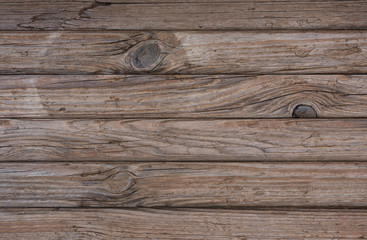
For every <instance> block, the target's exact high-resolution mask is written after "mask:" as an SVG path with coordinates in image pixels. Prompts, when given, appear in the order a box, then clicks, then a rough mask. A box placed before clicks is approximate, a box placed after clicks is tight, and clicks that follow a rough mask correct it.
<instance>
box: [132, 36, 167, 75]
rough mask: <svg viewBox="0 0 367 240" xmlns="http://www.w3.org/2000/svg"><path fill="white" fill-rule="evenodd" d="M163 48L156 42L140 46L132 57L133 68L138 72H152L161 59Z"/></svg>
mask: <svg viewBox="0 0 367 240" xmlns="http://www.w3.org/2000/svg"><path fill="white" fill-rule="evenodd" d="M160 55H161V48H160V47H159V45H158V44H157V43H155V42H147V43H144V44H143V45H141V46H139V47H138V48H137V49H136V50H135V52H134V53H133V54H132V56H131V66H132V67H133V68H135V69H137V70H151V69H152V68H154V67H155V66H156V65H157V63H158V60H159V59H160Z"/></svg>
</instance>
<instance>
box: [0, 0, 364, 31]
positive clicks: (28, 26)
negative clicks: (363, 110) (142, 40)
mask: <svg viewBox="0 0 367 240" xmlns="http://www.w3.org/2000/svg"><path fill="white" fill-rule="evenodd" d="M366 12H367V2H366V1H363V0H354V1H337V0H329V1H312V0H303V1H289V0H288V1H286V0H285V1H254V0H253V1H248V0H247V1H246V0H245V1H238V0H216V1H212V0H211V1H204V0H200V1H197V0H195V1H193V0H184V1H173V0H165V1H158V0H139V1H135V0H133V1H131V0H99V1H93V0H76V1H75V0H74V1H72V0H63V1H58V0H49V1H40V0H38V1H30V0H2V1H1V8H0V29H1V30H68V29H69V30H82V29H89V30H91V29H93V30H106V29H115V30H142V29H144V30H145V29H150V30H160V29H166V30H177V29H180V30H228V29H232V30H233V29H237V30H249V29H366V28H367V17H366V14H365V13H366Z"/></svg>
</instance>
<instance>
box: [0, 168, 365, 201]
mask: <svg viewBox="0 0 367 240" xmlns="http://www.w3.org/2000/svg"><path fill="white" fill-rule="evenodd" d="M0 189H1V191H0V207H167V206H170V207H305V208H311V207H319V208H320V207H327V208H331V207H334V208H340V207H343V208H345V207H349V208H357V207H363V208H364V207H367V202H366V199H367V164H366V163H348V164H346V163H270V164H269V163H268V164H266V163H188V162H187V163H163V162H156V163H129V164H117V163H93V164H92V163H85V164H82V163H30V164H29V163H28V164H26V163H12V164H8V163H2V164H0Z"/></svg>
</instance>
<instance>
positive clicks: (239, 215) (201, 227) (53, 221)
mask: <svg viewBox="0 0 367 240" xmlns="http://www.w3.org/2000/svg"><path fill="white" fill-rule="evenodd" d="M0 237H1V238H3V239H12V240H16V239H22V240H23V239H40V240H43V239H47V240H56V239H110V240H114V239H116V240H117V239H328V240H329V239H365V238H366V237H367V211H366V210H348V211H347V210H304V211H302V210H298V211H272V210H268V211H265V210H263V211H260V210H259V211H251V210H237V211H236V210H218V209H215V210H208V209H206V210H204V209H195V210H194V209H175V210H169V209H167V210H165V209H159V210H158V209H133V210H130V209H1V211H0Z"/></svg>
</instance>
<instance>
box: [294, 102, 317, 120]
mask: <svg viewBox="0 0 367 240" xmlns="http://www.w3.org/2000/svg"><path fill="white" fill-rule="evenodd" d="M292 117H294V118H317V112H316V110H315V109H314V108H313V107H311V106H309V105H303V104H301V105H298V106H296V107H295V108H294V110H293V114H292Z"/></svg>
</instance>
